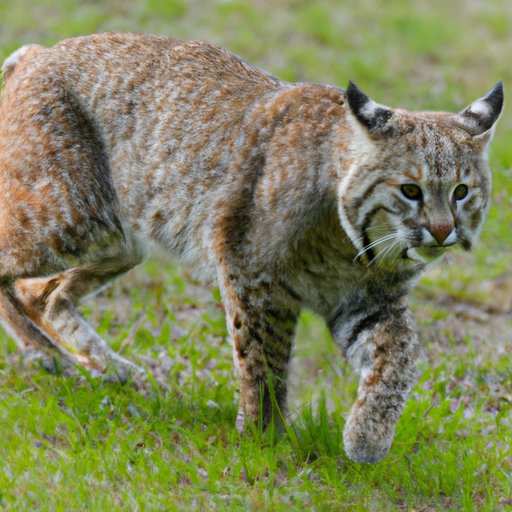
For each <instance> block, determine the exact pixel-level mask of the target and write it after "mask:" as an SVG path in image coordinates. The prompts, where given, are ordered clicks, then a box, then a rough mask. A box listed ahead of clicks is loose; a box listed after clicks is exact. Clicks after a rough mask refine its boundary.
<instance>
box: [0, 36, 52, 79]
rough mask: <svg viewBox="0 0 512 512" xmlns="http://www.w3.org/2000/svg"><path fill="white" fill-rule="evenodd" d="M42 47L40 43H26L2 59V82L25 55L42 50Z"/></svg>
mask: <svg viewBox="0 0 512 512" xmlns="http://www.w3.org/2000/svg"><path fill="white" fill-rule="evenodd" d="M43 48H44V47H43V46H41V45H40V44H26V45H25V46H22V47H21V48H18V49H17V50H16V51H15V52H13V53H11V55H9V57H7V58H6V59H5V60H4V63H3V64H2V75H3V79H4V83H5V82H6V81H7V80H8V79H9V76H10V75H11V74H12V72H13V71H14V70H15V69H16V66H17V65H18V63H19V62H20V61H21V60H22V59H23V58H24V57H25V56H26V55H27V54H29V53H30V54H32V53H34V52H38V51H40V50H42V49H43Z"/></svg>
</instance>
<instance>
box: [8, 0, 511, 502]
mask: <svg viewBox="0 0 512 512" xmlns="http://www.w3.org/2000/svg"><path fill="white" fill-rule="evenodd" d="M340 4H341V5H340ZM114 29H119V30H140V31H146V32H159V33H165V34H170V35H176V36H180V37H186V38H198V39H208V40H210V41H213V42H216V43H218V44H221V45H224V46H227V47H229V48H231V49H232V50H234V51H236V52H238V53H240V54H242V55H243V56H244V57H245V58H247V59H249V60H251V61H252V62H255V63H257V64H259V65H261V66H262V67H264V68H266V69H268V70H270V71H272V72H273V73H275V74H277V75H279V76H281V77H283V78H286V79H288V80H307V81H317V82H323V83H335V84H338V85H342V86H343V85H345V84H346V83H347V81H348V79H352V80H354V81H356V82H357V83H358V84H359V85H360V86H361V87H362V88H363V89H364V90H366V91H368V92H369V93H370V94H371V95H372V96H374V97H375V99H376V100H377V101H380V102H383V103H386V104H389V105H392V106H404V107H408V108H420V109H432V108H435V109H442V108H446V109H451V110H457V109H461V108H463V107H464V106H465V105H466V104H467V103H469V102H470V101H472V100H473V99H475V98H476V97H478V96H479V95H481V94H483V93H484V92H485V91H486V90H488V89H489V88H490V87H491V86H492V85H494V83H495V82H497V81H498V79H503V80H504V82H505V95H506V96H507V95H508V94H509V92H510V91H509V89H508V87H509V84H510V83H512V71H511V69H510V65H509V61H510V55H512V38H511V37H510V34H511V32H512V14H511V12H510V9H508V2H507V0H492V1H487V2H483V1H478V0H472V1H470V2H464V1H462V0H455V1H454V2H445V1H441V0H433V1H431V2H428V3H427V2H416V1H413V2H406V1H400V0H390V1H388V2H383V1H378V0H361V1H360V2H357V3H348V2H347V3H342V2H335V1H334V0H322V1H320V2H315V3H308V2H303V1H299V0H282V1H280V2H270V1H268V0H254V1H251V2H249V1H245V0H234V1H229V0H228V1H222V2H221V1H216V2H209V3H206V4H205V3H204V2H199V1H197V0H194V1H189V2H185V1H183V0H179V1H176V0H173V1H168V2H163V1H162V2H159V1H156V0H148V1H145V2H143V1H141V0H134V1H133V2H130V3H126V2H120V1H119V0H105V1H103V2H97V1H92V0H90V1H81V2H79V1H78V0H61V1H59V2H55V1H53V0H52V1H50V0H39V1H37V2H33V1H30V2H29V1H28V0H16V1H14V0H4V1H3V2H2V3H1V4H0V58H4V57H5V56H7V55H8V54H9V53H10V52H11V51H13V50H14V49H15V48H17V47H18V46H20V45H21V44H23V43H26V42H40V43H46V44H51V43H53V42H55V41H57V40H58V39H61V38H63V37H67V36H70V35H77V34H82V33H88V32H94V31H103V30H114ZM511 137H512V116H511V115H510V110H509V108H508V107H506V109H505V113H504V115H503V117H502V119H501V120H500V124H499V127H498V131H497V135H496V138H495V141H494V144H493V147H492V152H491V163H492V167H493V168H494V173H495V174H494V176H495V178H494V193H493V206H492V208H491V211H490V215H489V219H488V221H487V223H486V225H485V228H484V230H483V233H482V242H481V243H480V244H479V246H478V247H477V249H476V250H475V251H474V252H473V253H472V254H471V255H462V254H455V255H453V256H452V257H451V258H450V259H451V263H452V264H451V265H438V266H436V267H434V268H433V269H432V270H431V271H430V272H429V273H428V274H427V275H426V276H425V277H424V278H423V279H422V280H421V282H420V283H419V285H418V288H417V291H416V292H415V294H414V296H413V304H412V306H413V310H414V311H415V314H416V317H417V321H418V328H419V329H420V331H421V334H422V338H423V340H424V343H425V348H424V361H423V363H422V370H423V372H422V378H421V380H420V382H419V383H418V385H417V386H416V387H415V389H414V391H413V395H412V397H411V400H410V401H409V403H408V405H407V408H406V410H405V412H404V415H403V417H402V418H401V420H400V422H399V425H398V429H397V437H396V440H395V443H394V445H393V448H392V450H391V453H390V454H389V456H388V457H387V458H386V459H384V460H383V461H382V462H381V463H379V464H376V465H360V464H356V463H352V462H350V461H349V460H348V459H347V458H346V456H345V455H344V452H343V448H342V445H341V433H342V430H343V425H344V421H345V416H346V414H347V412H348V409H349V407H350V405H351V402H352V401H353V399H354V395H355V389H356V381H355V379H354V377H353V376H352V375H351V374H350V370H349V369H348V368H347V367H346V366H345V364H344V362H343V361H342V359H341V357H340V356H339V355H338V352H337V350H336V349H335V347H334V346H333V344H332V342H331V340H330V339H329V337H328V335H327V333H326V329H325V326H324V325H323V324H322V323H321V322H320V320H319V319H318V318H316V317H315V316H314V315H312V314H310V313H308V312H304V314H303V315H302V318H301V324H300V329H299V335H298V339H297V344H296V347H295V353H294V364H293V368H292V376H291V382H292V386H291V391H290V404H291V416H290V418H289V419H287V421H286V425H285V429H284V432H282V433H276V432H275V431H273V430H272V429H270V430H269V431H267V432H265V433H261V432H259V431H258V430H257V429H256V430H255V431H254V432H252V433H250V435H246V436H243V437H241V436H240V435H239V434H238V433H237V432H236V430H235V429H234V422H235V417H236V410H237V389H236V386H237V383H236V378H235V377H234V376H233V372H232V364H231V348H230V346H229V344H228V341H227V333H226V328H225V325H224V316H223V313H222V308H221V306H220V303H219V299H218V293H217V292H216V291H215V290H213V291H208V290H205V289H203V288H202V287H200V286H198V285H195V284H193V283H190V282H189V280H187V279H186V278H185V277H184V276H185V275H186V270H184V269H180V268H179V267H176V266H175V265H173V264H172V263H162V262H161V261H160V260H152V261H149V262H148V263H146V264H145V265H144V266H143V268H141V269H138V270H135V271H133V272H131V273H130V274H129V275H128V276H126V277H125V278H123V279H122V280H120V281H118V282H116V283H115V284H114V285H113V287H111V288H110V289H108V290H106V291H105V292H103V293H102V294H101V295H99V296H97V297H96V298H94V299H92V300H90V301H89V302H87V303H85V304H84V308H83V310H84V313H85V314H86V315H87V316H88V318H89V319H90V321H91V322H92V323H93V324H94V325H98V326H99V329H98V330H99V332H100V333H101V334H102V335H103V336H104V337H106V338H107V339H108V340H109V341H110V343H111V345H112V346H113V347H114V348H115V349H116V350H118V351H119V352H121V353H122V354H123V355H125V356H126V357H129V358H131V359H132V360H134V361H136V362H138V363H139V364H142V365H144V366H146V367H147V368H148V369H149V370H150V371H151V375H152V376H153V378H152V381H151V383H150V385H149V386H147V387H146V388H145V389H143V390H137V389H136V388H135V386H134V385H132V384H127V385H124V386H123V385H120V384H114V383H105V382H100V381H97V380H95V379H92V378H90V376H88V375H78V376H76V375H75V376H71V377H69V376H64V375H49V374H48V372H47V371H46V370H45V368H44V364H43V363H42V362H41V360H38V359H37V358H29V357H27V356H22V355H20V353H19V352H18V351H17V349H16V346H15V344H14V342H12V340H10V339H9V338H8V337H7V336H6V335H4V334H1V335H0V336H1V337H2V340H3V343H2V345H1V346H0V404H1V406H0V426H1V428H0V509H6V510H56V511H59V510H66V511H68V510H269V511H280V510H286V511H289V510H336V511H338V510H350V511H389V510H406V511H419V510H421V511H438V510H468V511H473V510H474V511H489V512H491V511H492V512H494V511H499V510H503V511H504V510H510V509H512V491H511V489H512V450H511V446H512V384H511V382H512V358H511V353H512V351H511V348H512V345H511V338H510V334H509V333H510V332H511V328H512V316H511V310H512V284H511V283H512V277H511V276H512V273H511V270H510V264H511V263H510V262H511V259H510V247H511V242H512V239H511V235H510V226H512V180H511V179H510V173H509V169H510V168H511V167H512V149H511V146H510V144H509V140H510V138H511Z"/></svg>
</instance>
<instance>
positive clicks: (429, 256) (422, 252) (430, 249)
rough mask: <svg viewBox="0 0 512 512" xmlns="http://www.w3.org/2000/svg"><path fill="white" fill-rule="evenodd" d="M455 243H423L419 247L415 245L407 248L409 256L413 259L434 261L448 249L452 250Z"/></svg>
mask: <svg viewBox="0 0 512 512" xmlns="http://www.w3.org/2000/svg"><path fill="white" fill-rule="evenodd" d="M452 247H453V245H449V246H430V245H422V246H419V247H414V248H411V249H408V250H407V257H408V258H410V259H411V260H414V261H418V262H420V263H427V264H428V263H432V262H433V261H435V260H437V259H438V258H439V257H441V256H442V255H443V254H445V253H446V252H447V251H448V250H450V249H451V248H452Z"/></svg>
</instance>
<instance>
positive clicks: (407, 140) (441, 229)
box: [338, 84, 502, 266]
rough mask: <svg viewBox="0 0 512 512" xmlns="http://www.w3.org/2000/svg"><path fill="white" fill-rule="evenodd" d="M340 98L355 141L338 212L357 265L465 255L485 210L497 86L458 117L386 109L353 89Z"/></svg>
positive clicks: (499, 95) (497, 105)
mask: <svg viewBox="0 0 512 512" xmlns="http://www.w3.org/2000/svg"><path fill="white" fill-rule="evenodd" d="M347 98H348V101H349V105H350V108H351V114H353V115H351V114H349V122H350V124H351V128H352V129H353V133H354V136H353V140H352V142H351V151H352V155H351V157H352V159H351V164H350V166H349V168H348V170H347V172H346V174H345V175H344V176H343V178H342V180H341V182H340V185H339V192H338V196H339V212H340V218H341V223H342V225H343V227H344V229H345V230H346V232H347V234H348V235H349V236H350V238H351V240H352V242H353V244H354V245H355V247H356V248H357V250H358V255H357V256H358V258H366V260H367V262H368V263H369V264H380V265H386V266H389V265H392V266H397V265H400V264H403V263H407V262H409V263H411V262H413V263H420V264H421V263H424V262H427V261H429V260H431V259H433V258H435V257H437V256H439V255H440V254H442V252H443V251H444V250H446V249H447V248H449V247H453V246H457V245H459V246H461V247H462V248H464V249H466V250H469V249H471V247H472V246H473V244H474V242H475V239H476V237H477V236H478V233H479V231H480V227H481V225H482V222H483V220H484V218H485V214H486V212H487V209H488V204H489V196H490V181H491V179H490V171H489V166H488V164H487V145H488V142H489V140H490V138H491V134H492V126H493V125H494V123H495V121H496V119H497V117H498V115H499V112H500V111H501V104H502V90H501V84H498V86H497V87H496V88H495V89H493V90H492V91H491V92H490V93H489V94H488V95H487V96H485V97H484V98H482V99H480V100H477V102H475V103H473V104H472V105H470V106H469V107H468V108H467V109H465V110H464V111H463V112H462V113H461V114H445V113H429V112H420V113H410V112H406V111H400V110H391V109H388V108H387V107H382V106H380V105H378V104H376V103H375V102H373V101H372V100H370V99H369V98H368V97H367V96H365V95H363V93H362V92H361V91H360V90H359V89H357V88H356V87H355V86H353V84H352V85H351V86H349V88H348V90H347ZM500 98H501V100H500Z"/></svg>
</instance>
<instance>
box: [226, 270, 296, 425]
mask: <svg viewBox="0 0 512 512" xmlns="http://www.w3.org/2000/svg"><path fill="white" fill-rule="evenodd" d="M234 275H235V274H234V273H233V272H231V273H230V274H229V276H230V277H231V278H233V276H234ZM244 281H245V282H244V284H241V283H240V282H234V281H232V280H231V279H229V278H227V277H224V278H223V279H222V281H221V293H222V299H223V302H224V306H225V310H226V316H227V325H228V330H229V333H230V336H231V339H232V342H233V350H234V360H235V364H236V366H237V367H238V371H239V378H240V409H239V412H238V417H237V422H236V424H237V428H238V430H240V431H242V430H243V428H244V422H245V421H250V422H253V423H257V422H258V421H259V419H260V412H261V414H262V417H261V419H262V422H263V425H264V426H266V425H267V424H268V423H269V421H270V420H271V418H272V414H273V412H274V406H275V405H277V406H278V407H279V408H280V409H281V410H282V411H284V410H285V408H286V391H287V379H288V363H289V359H290V353H291V348H292V341H293V336H294V334H295V326H296V323H297V318H298V314H299V307H298V303H296V302H295V301H294V300H293V298H291V300H290V297H288V296H287V293H286V291H285V290H284V289H282V288H280V287H279V286H277V285H270V283H269V282H268V281H266V280H265V279H264V278H261V277H255V278H254V279H253V280H252V281H249V282H248V281H246V280H245V279H244ZM287 299H288V300H287Z"/></svg>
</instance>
